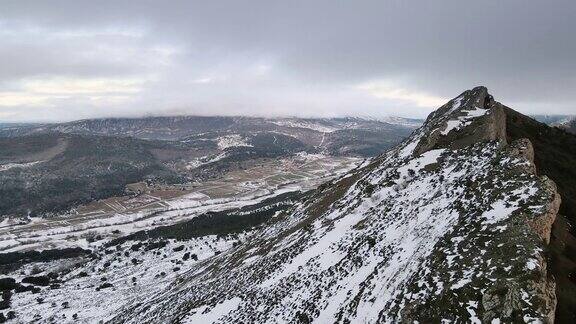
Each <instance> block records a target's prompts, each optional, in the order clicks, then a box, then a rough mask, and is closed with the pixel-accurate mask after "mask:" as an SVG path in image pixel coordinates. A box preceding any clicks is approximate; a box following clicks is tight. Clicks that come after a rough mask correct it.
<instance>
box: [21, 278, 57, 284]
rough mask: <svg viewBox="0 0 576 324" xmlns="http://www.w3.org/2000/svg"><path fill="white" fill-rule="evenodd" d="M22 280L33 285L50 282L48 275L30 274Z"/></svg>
mask: <svg viewBox="0 0 576 324" xmlns="http://www.w3.org/2000/svg"><path fill="white" fill-rule="evenodd" d="M22 282H23V283H29V284H33V285H35V286H48V285H49V284H50V278H48V276H30V277H26V278H24V279H22Z"/></svg>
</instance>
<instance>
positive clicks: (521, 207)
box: [18, 87, 560, 323]
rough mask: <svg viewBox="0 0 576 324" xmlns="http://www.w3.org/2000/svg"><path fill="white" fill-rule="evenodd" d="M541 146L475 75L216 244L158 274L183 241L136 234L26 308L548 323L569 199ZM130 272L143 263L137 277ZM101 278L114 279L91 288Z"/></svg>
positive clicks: (149, 316) (215, 317)
mask: <svg viewBox="0 0 576 324" xmlns="http://www.w3.org/2000/svg"><path fill="white" fill-rule="evenodd" d="M533 159H534V157H533V150H532V146H531V143H530V141H529V140H526V139H520V140H517V141H514V142H510V143H508V141H507V137H506V123H505V112H504V110H503V106H502V105H501V104H500V103H498V102H496V101H494V100H493V98H492V97H491V96H490V95H489V94H488V91H487V89H486V88H484V87H477V88H474V89H472V90H468V91H465V92H464V93H462V94H461V95H460V96H458V97H456V98H455V99H453V100H451V101H450V102H448V103H446V104H445V105H444V106H442V107H440V108H439V109H438V110H437V111H435V112H433V113H432V114H430V116H429V117H428V118H427V120H426V122H425V123H424V124H423V125H422V126H421V127H420V128H418V129H417V130H415V131H414V133H413V134H412V135H411V136H410V137H409V138H408V139H407V140H405V141H404V142H403V143H402V144H400V145H399V146H397V147H396V148H394V149H392V150H390V151H388V152H386V153H384V154H382V155H380V156H378V157H376V158H374V159H372V160H370V161H369V162H368V163H365V164H363V165H362V166H361V167H359V168H357V169H355V170H353V171H351V172H349V173H347V174H346V175H344V176H342V177H341V178H339V179H337V180H333V181H331V182H328V183H326V184H324V185H322V186H320V187H319V188H318V189H316V190H314V191H311V192H307V193H305V194H303V197H301V198H299V199H296V200H291V203H290V204H287V205H283V206H284V207H282V209H278V210H277V211H276V212H274V214H273V217H272V218H270V219H269V220H268V221H267V222H266V223H265V226H261V227H251V228H250V229H248V230H246V231H245V232H243V233H242V235H239V236H238V237H236V238H235V239H234V240H235V243H234V244H230V241H226V242H221V243H218V244H220V245H219V246H221V249H222V250H221V253H217V254H214V255H209V254H205V255H201V257H199V258H197V260H196V261H194V262H192V263H184V264H181V263H182V262H180V263H178V262H176V264H178V273H176V274H163V275H157V276H156V277H154V278H153V277H152V274H151V271H158V265H157V264H158V262H166V261H160V260H162V259H160V255H161V254H162V253H164V259H166V258H167V257H168V258H170V257H172V256H171V253H172V252H169V251H172V249H173V247H175V246H177V244H178V243H177V242H172V241H170V242H169V243H165V245H166V244H168V245H167V246H166V247H162V248H161V250H159V251H158V252H157V253H154V252H153V251H152V252H147V251H146V250H147V249H144V250H143V249H134V246H135V245H138V244H140V245H142V243H139V242H137V241H132V240H133V239H134V238H132V239H129V240H127V241H123V242H119V243H118V244H117V245H116V246H115V250H114V249H112V252H111V253H100V254H99V255H100V256H99V257H98V258H95V259H93V260H90V261H87V262H86V263H85V264H84V265H82V266H79V267H77V268H75V269H73V270H71V271H70V272H69V273H67V274H65V275H64V276H63V278H64V279H65V281H64V283H63V284H62V286H61V287H60V289H59V290H44V291H42V294H43V295H42V297H43V299H44V300H46V301H52V302H54V303H55V304H56V305H59V304H61V303H63V302H66V310H65V311H62V310H58V309H54V308H50V307H47V306H46V303H44V304H36V303H34V302H33V301H31V300H27V299H24V300H23V301H21V302H20V304H18V305H20V307H22V309H24V308H25V309H26V312H27V313H28V314H30V317H29V318H27V319H32V318H34V319H38V318H37V317H32V316H34V315H33V314H37V315H38V314H42V315H41V318H43V319H44V320H46V321H49V319H50V318H52V319H54V318H57V316H59V315H60V313H62V312H64V314H65V315H66V314H67V315H68V317H66V318H68V319H69V318H70V316H69V315H71V314H76V318H77V319H79V320H82V321H87V322H90V321H94V320H97V319H103V320H105V321H107V322H111V323H159V322H161V323H174V322H177V323H178V322H179V323H310V322H314V323H335V322H336V323H392V322H402V323H417V322H418V323H439V322H442V323H451V322H456V323H460V322H472V323H480V322H487V323H501V322H526V323H540V322H553V319H554V310H555V307H556V297H555V292H554V291H555V284H554V280H553V279H552V278H551V277H550V276H549V274H548V270H547V263H546V259H545V257H544V254H543V253H544V249H545V247H546V244H547V243H548V241H549V240H550V228H551V226H552V223H553V222H554V219H555V218H556V215H557V212H558V208H559V204H560V196H559V194H558V193H557V191H556V186H555V184H554V183H553V182H552V181H551V180H549V179H548V178H547V177H545V176H538V175H537V173H536V168H535V166H534V162H533ZM275 206H277V203H275V204H270V205H268V206H263V207H259V208H260V209H261V210H270V209H272V210H275V209H274V208H275ZM260 209H259V210H260ZM242 215H243V214H235V216H232V217H244V216H242ZM147 237H148V239H147V240H148V243H147V244H148V246H150V245H153V244H156V243H154V242H155V241H153V238H152V237H151V236H148V234H147ZM211 240H212V241H211ZM195 242H196V243H195ZM184 244H185V245H186V246H187V247H185V248H184V247H183V248H182V249H185V250H184V251H194V252H195V253H197V254H198V255H199V256H200V253H199V252H196V251H198V244H200V245H202V246H207V245H209V244H216V241H214V239H213V238H210V239H209V240H208V239H195V241H186V243H184ZM182 249H180V248H178V252H174V255H175V256H174V257H175V259H174V260H177V259H178V258H180V257H181V256H180V253H184V251H183V252H180V251H182ZM114 251H115V252H114ZM160 251H162V252H160ZM174 251H176V248H174ZM204 251H205V250H204ZM114 253H117V255H118V256H114ZM125 253H129V254H130V257H126V258H122V257H121V256H122V255H124V254H125ZM126 255H128V254H126ZM167 255H168V256H167ZM129 258H134V259H133V260H136V261H132V262H131V261H130V260H129ZM131 269H132V270H131ZM136 269H140V270H138V271H145V272H143V274H142V276H141V279H140V277H139V279H138V281H136V279H133V280H132V282H130V280H129V277H130V276H132V273H135V272H134V271H133V270H136ZM142 269H146V270H142ZM82 272H84V273H86V272H88V273H93V274H94V275H92V274H91V275H88V276H83V275H81V273H82ZM103 275H105V276H106V277H107V279H106V280H107V281H106V282H110V283H113V288H112V289H110V288H108V289H96V291H94V290H93V287H95V286H97V285H99V284H100V280H99V278H98V277H99V276H103ZM136 282H137V283H136ZM132 283H133V285H132ZM107 287H112V286H107ZM95 309H98V313H97V314H95V313H94V310H95ZM90 310H92V311H90ZM23 320H25V319H23Z"/></svg>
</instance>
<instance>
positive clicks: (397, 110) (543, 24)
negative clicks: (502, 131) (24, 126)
mask: <svg viewBox="0 0 576 324" xmlns="http://www.w3.org/2000/svg"><path fill="white" fill-rule="evenodd" d="M574 30H576V2H574V1H571V0H570V1H568V0H566V1H562V0H558V1H546V2H543V1H523V0H508V1H496V0H488V1H482V2H479V1H476V2H468V1H456V0H449V1H441V2H437V1H398V0H389V1H270V0H266V1H218V0H216V1H74V0H69V1H25V0H19V1H3V2H2V3H0V39H1V40H2V41H0V62H1V63H2V65H1V66H2V68H1V69H0V121H3V120H4V121H25V120H35V121H61V120H72V119H80V118H92V117H107V116H143V115H166V114H201V115H259V116H274V115H298V116H342V115H370V116H376V117H378V116H387V115H399V116H415V117H423V116H425V115H427V114H428V113H429V112H430V111H431V110H432V109H434V108H436V107H437V106H438V105H440V104H441V103H442V102H444V101H446V100H447V99H449V98H451V97H454V96H456V95H457V94H459V93H460V92H461V91H462V90H464V89H467V88H471V87H473V86H475V85H480V84H482V85H486V86H487V87H488V88H489V89H490V90H491V92H492V93H493V94H494V95H495V97H496V98H497V99H498V100H500V101H502V102H504V103H506V104H508V105H510V106H512V107H514V108H516V109H518V110H520V111H522V112H525V113H548V114H550V113H566V114H568V113H576V98H575V95H576V91H575V90H576V72H575V71H576V61H575V60H574V57H576V42H573V41H572V38H573V37H574V35H573V32H574Z"/></svg>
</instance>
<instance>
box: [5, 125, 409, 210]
mask: <svg viewBox="0 0 576 324" xmlns="http://www.w3.org/2000/svg"><path fill="white" fill-rule="evenodd" d="M394 122H395V124H392V123H388V122H382V121H378V120H368V119H362V118H332V119H300V118H275V119H272V118H267V119H264V118H252V117H199V116H186V117H149V118H113V119H91V120H81V121H75V122H69V123H62V124H41V125H38V124H5V125H3V126H2V127H0V217H1V216H2V215H7V214H20V215H25V214H30V215H39V214H45V213H55V212H59V211H62V210H66V209H67V208H70V207H72V206H76V205H80V204H83V203H86V202H89V201H92V200H95V199H103V198H106V197H110V196H114V195H119V194H122V192H123V191H124V189H125V186H126V185H127V184H129V183H135V182H140V181H148V182H151V183H171V184H175V183H186V182H191V181H205V180H208V179H215V178H218V177H221V176H223V175H224V174H225V173H227V172H230V171H232V170H235V169H238V168H245V167H249V166H250V165H254V164H256V163H258V161H259V160H261V159H272V158H281V157H287V156H292V155H294V154H296V153H299V152H306V153H310V154H318V153H320V154H326V155H329V156H358V157H371V156H374V155H377V154H380V153H381V152H383V151H385V150H387V149H389V148H391V147H393V146H394V145H396V144H397V143H399V142H400V141H401V140H402V139H403V138H405V137H406V136H408V135H409V134H410V132H411V131H412V130H413V128H414V123H415V122H416V121H415V120H409V119H401V118H395V119H394ZM407 125H409V126H407Z"/></svg>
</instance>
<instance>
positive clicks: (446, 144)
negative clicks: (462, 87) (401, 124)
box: [405, 86, 506, 155]
mask: <svg viewBox="0 0 576 324" xmlns="http://www.w3.org/2000/svg"><path fill="white" fill-rule="evenodd" d="M494 140H496V141H499V142H503V143H506V116H505V113H504V111H503V109H502V105H501V104H500V103H498V102H496V101H495V100H494V98H493V97H492V95H490V94H489V93H488V89H487V88H486V87H484V86H478V87H475V88H473V89H471V90H466V91H464V92H463V93H461V94H460V95H459V96H457V97H455V98H454V99H452V100H450V101H448V102H447V103H446V104H444V105H443V106H441V107H440V108H438V109H437V110H435V111H434V112H432V113H431V114H430V115H428V118H426V121H425V123H424V124H423V125H422V127H420V128H419V129H417V130H416V131H415V132H414V133H413V134H412V136H411V137H410V138H409V140H408V142H409V145H408V149H407V150H406V152H405V154H408V155H412V154H415V155H419V154H422V153H424V152H426V151H429V150H432V149H439V148H450V149H459V148H463V147H466V146H469V145H471V144H474V143H477V142H483V141H494Z"/></svg>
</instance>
